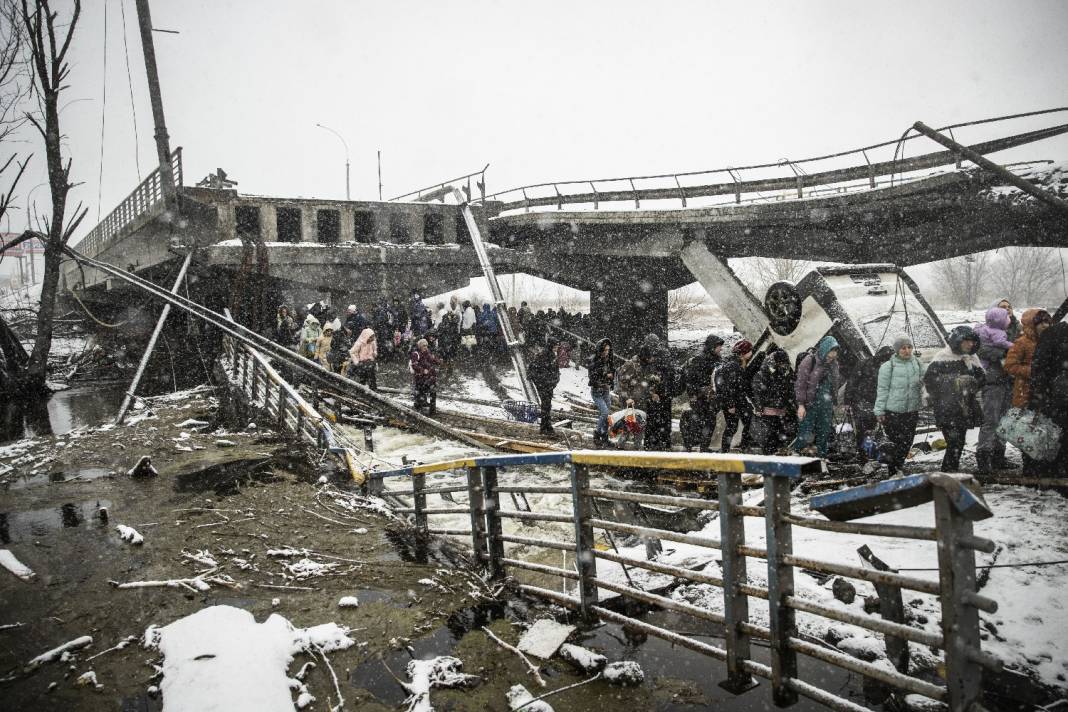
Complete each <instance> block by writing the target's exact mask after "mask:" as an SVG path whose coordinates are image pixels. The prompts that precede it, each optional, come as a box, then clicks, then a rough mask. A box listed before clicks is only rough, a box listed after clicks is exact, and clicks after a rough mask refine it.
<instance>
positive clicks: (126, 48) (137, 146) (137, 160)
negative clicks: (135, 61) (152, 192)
mask: <svg viewBox="0 0 1068 712" xmlns="http://www.w3.org/2000/svg"><path fill="white" fill-rule="evenodd" d="M119 10H120V11H122V49H123V52H124V53H125V54H126V83H127V85H128V86H129V87H130V110H131V111H132V112H133V134H134V165H135V166H136V167H137V182H138V183H140V182H141V140H140V139H139V138H138V136H137V103H136V102H135V101H134V90H133V75H132V73H131V72H130V43H129V41H128V40H127V38H126V33H127V32H126V0H119Z"/></svg>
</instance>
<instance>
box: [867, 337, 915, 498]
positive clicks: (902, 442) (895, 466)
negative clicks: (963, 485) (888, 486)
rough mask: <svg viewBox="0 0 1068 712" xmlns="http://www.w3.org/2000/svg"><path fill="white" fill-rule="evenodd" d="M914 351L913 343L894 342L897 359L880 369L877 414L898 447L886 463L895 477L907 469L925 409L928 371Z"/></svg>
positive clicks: (902, 340)
mask: <svg viewBox="0 0 1068 712" xmlns="http://www.w3.org/2000/svg"><path fill="white" fill-rule="evenodd" d="M912 351H913V346H912V339H910V338H909V337H907V336H899V337H897V338H896V339H894V355H893V356H891V357H890V359H889V360H888V361H887V362H886V363H884V364H883V365H882V366H880V367H879V380H878V385H877V389H876V395H875V408H874V410H873V412H874V413H875V417H876V418H877V419H878V420H879V423H880V424H881V425H882V426H883V427H884V428H885V429H886V437H887V438H888V439H889V440H890V442H891V443H893V445H894V448H893V454H892V455H891V457H890V461H889V462H888V463H886V465H887V468H888V469H889V470H890V476H891V477H893V476H894V475H896V474H897V473H898V472H899V471H900V470H901V468H902V467H903V466H904V465H905V458H906V457H907V456H908V453H909V450H910V449H911V448H912V441H913V440H914V439H915V437H916V422H917V420H918V419H919V416H920V408H921V407H922V406H923V371H924V368H923V364H921V363H920V360H919V359H918V358H916V356H915V355H914V354H913V353H912Z"/></svg>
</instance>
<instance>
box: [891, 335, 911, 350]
mask: <svg viewBox="0 0 1068 712" xmlns="http://www.w3.org/2000/svg"><path fill="white" fill-rule="evenodd" d="M902 346H912V339H910V338H909V337H907V336H899V337H897V338H896V339H894V353H895V354H896V353H897V352H898V351H900V350H901V347H902Z"/></svg>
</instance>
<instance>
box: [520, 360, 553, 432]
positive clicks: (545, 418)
mask: <svg viewBox="0 0 1068 712" xmlns="http://www.w3.org/2000/svg"><path fill="white" fill-rule="evenodd" d="M556 350H557V345H556V340H555V339H550V340H549V342H548V343H547V344H545V346H543V347H541V348H540V350H539V351H538V352H537V353H536V354H535V355H534V358H533V359H531V361H530V365H529V366H528V367H527V375H528V376H529V377H530V382H531V383H532V384H533V385H534V389H535V390H536V391H537V392H538V400H539V401H540V406H541V425H540V427H539V429H538V432H540V433H541V434H542V435H553V434H554V433H555V432H556V431H555V430H553V423H552V407H553V391H554V390H555V389H556V385H557V384H558V383H560V364H559V362H558V361H557V353H556Z"/></svg>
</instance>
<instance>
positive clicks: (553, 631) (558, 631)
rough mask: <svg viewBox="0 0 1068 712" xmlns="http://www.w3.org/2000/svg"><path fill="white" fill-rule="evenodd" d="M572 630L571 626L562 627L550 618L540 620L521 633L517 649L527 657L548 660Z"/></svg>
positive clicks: (573, 628) (573, 627)
mask: <svg viewBox="0 0 1068 712" xmlns="http://www.w3.org/2000/svg"><path fill="white" fill-rule="evenodd" d="M574 630H575V626H573V625H563V624H561V623H557V622H556V621H554V620H553V619H552V618H541V619H539V620H536V621H534V625H532V626H530V628H528V629H527V632H526V633H523V636H522V637H521V638H520V639H519V645H518V646H517V647H518V648H519V649H520V650H521V651H522V652H524V653H526V654H528V655H533V656H534V657H536V658H541V659H542V660H548V659H549V658H551V657H552V656H553V655H555V654H556V651H557V650H558V649H559V648H560V646H561V645H563V643H564V641H565V640H567V636H569V635H571V633H572V632H573V631H574Z"/></svg>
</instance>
